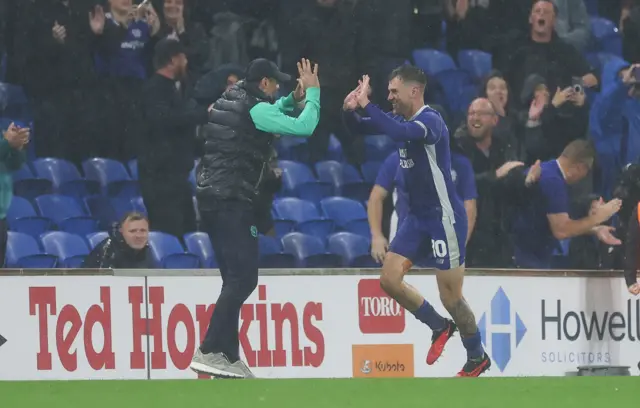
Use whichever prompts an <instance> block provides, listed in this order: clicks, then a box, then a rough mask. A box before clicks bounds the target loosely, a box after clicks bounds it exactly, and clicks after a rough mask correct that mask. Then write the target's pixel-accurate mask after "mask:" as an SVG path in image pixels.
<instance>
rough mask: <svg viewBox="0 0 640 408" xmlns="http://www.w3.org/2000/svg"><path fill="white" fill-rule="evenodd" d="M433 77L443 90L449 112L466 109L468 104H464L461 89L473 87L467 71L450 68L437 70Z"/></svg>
mask: <svg viewBox="0 0 640 408" xmlns="http://www.w3.org/2000/svg"><path fill="white" fill-rule="evenodd" d="M435 78H436V81H438V83H439V84H440V86H441V87H442V90H443V91H444V95H445V101H446V105H447V108H448V110H449V112H463V111H466V109H467V108H468V106H465V100H464V98H463V90H464V88H465V87H468V86H474V87H475V85H474V84H473V81H472V79H471V76H470V75H469V73H467V71H464V70H461V69H451V70H447V71H441V72H439V73H438V74H437V75H436V76H435Z"/></svg>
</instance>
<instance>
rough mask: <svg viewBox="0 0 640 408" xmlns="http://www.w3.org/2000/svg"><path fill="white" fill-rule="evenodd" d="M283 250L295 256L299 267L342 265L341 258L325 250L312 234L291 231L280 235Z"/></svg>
mask: <svg viewBox="0 0 640 408" xmlns="http://www.w3.org/2000/svg"><path fill="white" fill-rule="evenodd" d="M282 246H283V247H284V252H285V253H288V254H291V255H293V256H294V257H295V258H296V261H297V265H298V267H300V268H335V267H339V266H340V265H342V258H341V257H340V256H338V255H335V254H331V253H329V252H327V248H326V246H325V244H324V242H323V241H322V240H321V239H320V238H317V237H314V236H312V235H307V234H303V233H301V232H292V233H290V234H287V235H285V236H284V237H282Z"/></svg>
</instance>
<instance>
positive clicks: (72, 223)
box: [35, 194, 98, 236]
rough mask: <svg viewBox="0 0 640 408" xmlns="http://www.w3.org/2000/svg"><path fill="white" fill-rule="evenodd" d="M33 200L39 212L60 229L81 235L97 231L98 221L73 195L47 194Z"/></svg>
mask: <svg viewBox="0 0 640 408" xmlns="http://www.w3.org/2000/svg"><path fill="white" fill-rule="evenodd" d="M35 201H36V205H37V206H38V210H39V211H40V214H42V216H43V217H47V218H49V219H51V220H52V221H53V222H54V223H55V224H56V225H57V226H58V229H59V230H61V231H66V232H70V233H72V234H78V235H82V236H86V235H87V234H89V233H91V232H95V231H98V221H96V220H95V219H93V218H92V217H91V216H90V215H89V214H87V213H86V211H85V210H84V207H83V206H82V205H80V203H79V202H78V201H76V199H75V198H73V197H69V196H63V195H59V194H47V195H43V196H40V197H36V200H35Z"/></svg>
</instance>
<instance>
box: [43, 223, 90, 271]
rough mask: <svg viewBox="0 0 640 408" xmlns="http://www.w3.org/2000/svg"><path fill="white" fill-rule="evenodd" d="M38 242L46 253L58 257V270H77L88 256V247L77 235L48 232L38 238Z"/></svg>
mask: <svg viewBox="0 0 640 408" xmlns="http://www.w3.org/2000/svg"><path fill="white" fill-rule="evenodd" d="M40 241H41V242H42V247H43V248H44V251H45V252H46V253H48V254H51V255H55V256H57V257H58V260H59V262H58V267H60V268H79V267H80V266H81V265H82V262H83V261H84V259H85V258H86V256H87V255H89V247H88V246H87V243H86V242H85V241H84V239H82V237H80V236H79V235H75V234H70V233H68V232H64V231H49V232H45V233H44V234H42V235H41V236H40Z"/></svg>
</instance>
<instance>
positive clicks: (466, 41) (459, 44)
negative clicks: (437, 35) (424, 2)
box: [444, 0, 500, 55]
mask: <svg viewBox="0 0 640 408" xmlns="http://www.w3.org/2000/svg"><path fill="white" fill-rule="evenodd" d="M497 3H498V2H497V1H495V0H444V4H445V12H446V17H447V48H448V50H449V52H450V53H451V54H452V55H456V54H457V53H458V51H460V50H463V49H475V50H484V51H490V50H491V43H492V39H493V36H494V35H495V34H496V30H497V29H499V28H500V27H499V25H498V21H496V20H497V17H498V16H497V14H496V11H497V10H496V9H497V8H498V7H499V5H497Z"/></svg>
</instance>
